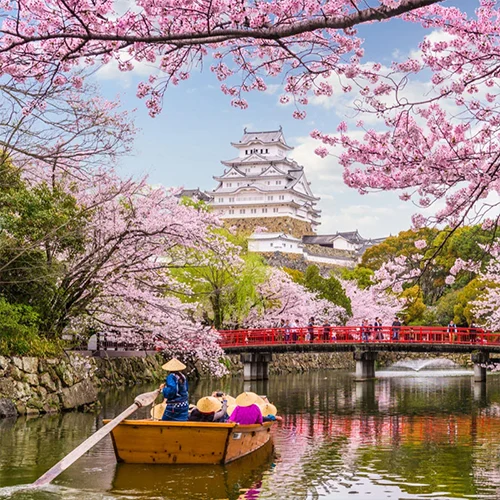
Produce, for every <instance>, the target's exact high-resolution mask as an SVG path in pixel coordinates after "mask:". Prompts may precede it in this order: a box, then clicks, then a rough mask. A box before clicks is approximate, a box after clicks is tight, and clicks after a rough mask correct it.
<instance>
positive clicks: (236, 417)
mask: <svg viewBox="0 0 500 500" xmlns="http://www.w3.org/2000/svg"><path fill="white" fill-rule="evenodd" d="M261 402H262V399H261V398H260V397H259V396H257V394H255V392H242V393H241V394H240V395H239V396H238V397H237V398H236V407H235V408H234V410H233V411H232V413H231V416H230V417H229V421H230V422H235V423H236V424H240V425H251V424H262V413H261V411H260V408H259V406H258V405H259V404H260V403H261Z"/></svg>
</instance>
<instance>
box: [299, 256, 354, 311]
mask: <svg viewBox="0 0 500 500" xmlns="http://www.w3.org/2000/svg"><path fill="white" fill-rule="evenodd" d="M304 286H305V287H306V288H307V289H308V290H310V291H311V292H315V293H317V294H318V296H319V297H321V298H322V299H326V300H329V301H330V302H332V303H334V304H337V305H338V306H341V307H343V308H344V309H345V310H346V312H347V314H348V315H349V316H352V309H351V300H350V299H349V297H348V296H347V295H346V293H345V291H344V289H343V288H342V285H341V284H340V282H339V280H338V279H337V278H335V276H334V275H333V274H330V276H329V277H328V278H323V277H322V276H321V274H320V272H319V269H318V266H308V268H307V269H306V272H305V273H304Z"/></svg>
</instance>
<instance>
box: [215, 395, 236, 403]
mask: <svg viewBox="0 0 500 500" xmlns="http://www.w3.org/2000/svg"><path fill="white" fill-rule="evenodd" d="M214 397H216V398H217V399H218V400H219V401H224V400H226V401H227V405H228V406H229V405H234V406H236V398H233V396H230V395H229V394H224V396H214Z"/></svg>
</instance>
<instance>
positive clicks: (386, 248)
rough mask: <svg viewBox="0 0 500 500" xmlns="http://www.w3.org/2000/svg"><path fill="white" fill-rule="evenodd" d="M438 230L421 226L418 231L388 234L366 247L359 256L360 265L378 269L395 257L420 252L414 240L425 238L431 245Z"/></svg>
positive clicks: (374, 269)
mask: <svg viewBox="0 0 500 500" xmlns="http://www.w3.org/2000/svg"><path fill="white" fill-rule="evenodd" d="M438 233H439V231H438V230H437V229H432V228H423V229H420V230H418V231H412V230H409V231H401V232H400V233H399V234H398V235H397V236H389V238H387V239H386V240H384V241H383V242H382V243H380V244H379V245H374V246H373V247H370V248H367V249H366V251H365V253H364V254H363V257H362V258H361V267H366V268H368V269H371V270H372V271H376V270H377V269H380V267H381V266H382V264H383V263H384V262H388V261H389V260H393V259H394V258H395V257H399V256H400V255H404V256H406V257H409V256H411V255H414V254H417V253H420V250H419V249H418V248H417V247H415V242H416V241H418V240H425V241H426V242H427V245H428V246H429V245H431V244H432V242H433V240H434V238H436V236H437V235H438Z"/></svg>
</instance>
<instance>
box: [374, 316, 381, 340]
mask: <svg viewBox="0 0 500 500" xmlns="http://www.w3.org/2000/svg"><path fill="white" fill-rule="evenodd" d="M373 331H374V332H375V340H384V334H383V333H382V319H381V318H380V317H377V318H375V321H374V322H373Z"/></svg>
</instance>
